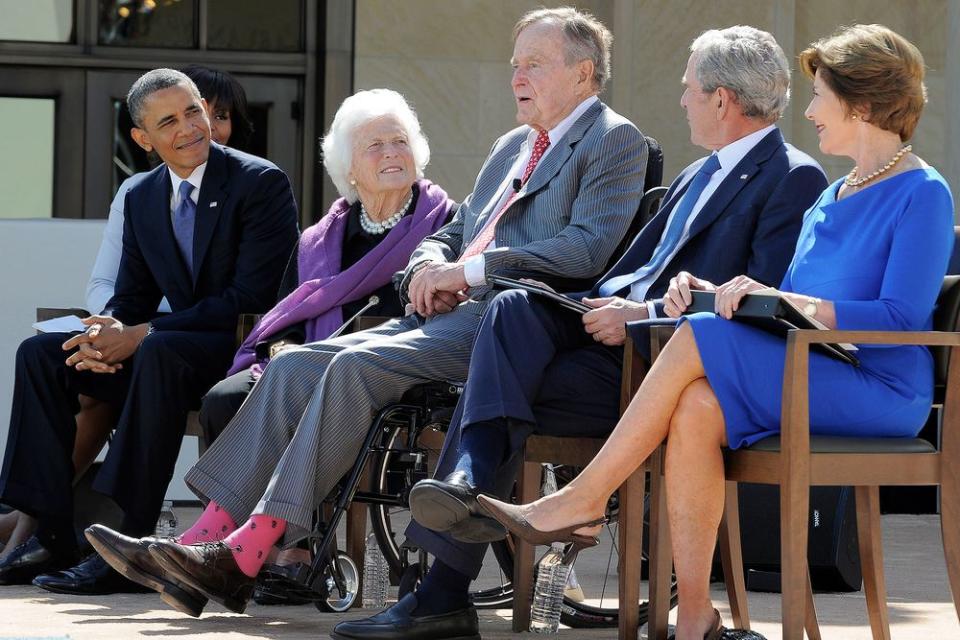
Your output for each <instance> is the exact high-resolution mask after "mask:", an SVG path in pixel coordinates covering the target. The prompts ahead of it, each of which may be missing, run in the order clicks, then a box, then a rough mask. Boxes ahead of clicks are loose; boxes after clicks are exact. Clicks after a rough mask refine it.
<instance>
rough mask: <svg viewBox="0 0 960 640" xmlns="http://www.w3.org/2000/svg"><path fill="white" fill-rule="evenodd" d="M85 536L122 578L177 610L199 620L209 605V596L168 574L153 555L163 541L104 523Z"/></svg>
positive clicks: (93, 527)
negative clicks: (135, 535)
mask: <svg viewBox="0 0 960 640" xmlns="http://www.w3.org/2000/svg"><path fill="white" fill-rule="evenodd" d="M84 535H86V537H87V540H89V541H90V544H91V545H93V548H94V549H96V550H97V553H99V554H100V556H101V557H102V558H103V559H104V560H106V561H107V564H109V565H110V566H111V567H113V568H114V569H116V570H117V571H118V572H119V573H120V574H121V575H123V576H124V577H126V578H129V579H130V580H133V581H134V582H136V583H138V584H142V585H143V586H145V587H149V588H150V589H153V590H154V591H156V592H157V593H159V594H160V598H161V599H162V600H163V601H164V602H166V603H167V604H168V605H170V606H171V607H173V608H174V609H176V610H177V611H179V612H181V613H185V614H187V615H188V616H193V617H194V618H196V617H199V615H200V613H201V612H202V611H203V607H204V606H206V604H207V598H206V596H204V595H203V594H202V593H200V592H199V591H197V590H196V589H193V588H192V587H190V586H188V585H186V584H184V583H183V582H181V581H180V580H177V579H176V578H174V577H173V576H171V575H170V574H168V573H167V572H166V571H165V570H164V569H163V567H161V566H160V565H159V564H158V563H157V561H156V560H154V559H153V556H151V555H150V551H149V547H150V545H151V544H153V543H154V542H159V541H160V538H155V537H152V536H151V537H147V538H140V539H137V538H130V537H128V536H125V535H123V534H120V533H117V532H116V531H113V530H112V529H110V528H108V527H105V526H103V525H101V524H95V525H93V526H92V527H87V529H86V531H84Z"/></svg>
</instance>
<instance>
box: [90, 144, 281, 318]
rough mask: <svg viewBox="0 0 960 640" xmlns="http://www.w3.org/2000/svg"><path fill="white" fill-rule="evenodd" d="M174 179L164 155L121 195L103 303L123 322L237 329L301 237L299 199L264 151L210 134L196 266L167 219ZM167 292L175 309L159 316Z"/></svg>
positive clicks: (269, 296)
mask: <svg viewBox="0 0 960 640" xmlns="http://www.w3.org/2000/svg"><path fill="white" fill-rule="evenodd" d="M170 196H171V182H170V176H169V174H168V172H167V167H166V165H160V166H159V167H157V168H156V169H154V170H153V171H151V172H150V173H149V174H148V175H147V176H145V177H144V179H143V180H141V181H140V182H139V183H137V184H136V185H135V186H134V187H133V188H132V189H130V191H129V192H128V193H127V195H126V200H125V202H124V222H123V253H122V256H121V259H120V271H119V273H118V275H117V284H116V290H115V293H114V296H113V298H111V299H110V301H109V302H108V303H107V308H106V313H108V314H110V315H112V316H114V317H115V318H117V319H119V320H120V321H121V322H123V323H125V324H139V323H142V322H146V321H148V320H152V322H153V326H154V328H156V329H157V330H158V331H163V330H168V331H169V330H181V331H182V330H187V331H231V332H232V331H234V329H235V327H236V323H237V316H238V315H239V314H240V313H262V312H265V311H266V310H267V309H269V308H270V307H271V306H272V305H273V303H274V297H275V296H276V293H277V289H278V287H279V284H280V278H281V276H282V274H283V269H284V266H285V265H286V261H287V257H288V256H289V255H290V251H291V249H292V248H293V245H294V244H295V243H296V241H297V235H298V218H297V205H296V202H295V201H294V198H293V191H292V190H291V188H290V181H289V180H288V179H287V176H286V174H285V173H284V172H283V171H281V170H280V169H279V168H278V167H277V166H276V165H274V164H273V163H271V162H268V161H267V160H264V159H262V158H258V157H256V156H251V155H248V154H246V153H242V152H240V151H237V150H235V149H231V148H229V147H221V146H219V145H217V144H214V143H211V145H210V157H209V159H208V160H207V167H206V170H205V172H204V174H203V181H202V182H201V185H200V195H199V199H198V202H197V218H196V226H195V228H194V238H193V258H194V259H193V262H194V265H195V271H194V273H193V274H191V273H190V272H189V271H188V269H187V266H186V263H185V262H184V261H183V259H182V257H181V256H180V251H179V249H178V247H177V243H176V240H175V238H174V235H173V226H172V224H171V221H170ZM164 296H166V298H167V300H168V301H169V302H170V307H171V310H172V312H171V313H169V314H166V315H161V316H157V313H156V308H157V304H159V302H160V300H161V298H163V297H164Z"/></svg>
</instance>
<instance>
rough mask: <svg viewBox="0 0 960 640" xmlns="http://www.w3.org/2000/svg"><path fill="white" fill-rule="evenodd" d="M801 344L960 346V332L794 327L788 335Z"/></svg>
mask: <svg viewBox="0 0 960 640" xmlns="http://www.w3.org/2000/svg"><path fill="white" fill-rule="evenodd" d="M791 341H793V342H794V343H796V344H797V345H799V344H808V345H809V344H822V343H850V344H893V345H926V346H931V347H933V346H944V347H957V346H960V332H954V331H845V330H841V329H826V330H821V329H794V330H792V331H790V332H789V334H788V336H787V348H788V349H789V348H790V344H791Z"/></svg>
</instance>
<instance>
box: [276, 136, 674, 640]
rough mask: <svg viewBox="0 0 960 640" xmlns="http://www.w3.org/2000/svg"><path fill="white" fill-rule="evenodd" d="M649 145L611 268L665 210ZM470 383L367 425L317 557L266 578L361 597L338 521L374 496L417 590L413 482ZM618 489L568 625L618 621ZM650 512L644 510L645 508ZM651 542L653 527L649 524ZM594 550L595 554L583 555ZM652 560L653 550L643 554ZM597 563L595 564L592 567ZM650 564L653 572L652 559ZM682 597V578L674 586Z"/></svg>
mask: <svg viewBox="0 0 960 640" xmlns="http://www.w3.org/2000/svg"><path fill="white" fill-rule="evenodd" d="M646 140H647V145H648V149H649V158H648V163H647V175H646V178H645V180H646V184H647V185H648V186H652V188H650V189H648V190H647V192H646V193H645V194H644V197H643V199H642V201H641V203H640V207H639V209H638V212H637V215H636V216H635V218H634V220H633V223H632V225H631V227H630V229H629V230H628V232H627V233H626V234H625V236H624V238H623V240H622V241H621V243H620V245H619V246H618V248H617V250H616V251H615V252H614V256H613V257H612V258H611V261H610V264H609V265H608V269H609V267H610V266H612V265H613V263H614V262H615V261H616V259H617V258H619V256H621V255H622V254H623V253H624V252H625V251H626V249H627V248H628V246H629V244H630V242H632V240H633V238H634V237H635V236H636V235H637V234H638V233H639V231H640V229H641V228H642V227H643V225H645V224H646V223H647V222H649V221H650V219H651V218H652V217H653V215H654V214H655V213H656V211H657V207H658V205H659V202H660V200H661V199H662V198H663V196H664V195H665V193H666V191H667V189H666V187H660V186H655V185H660V183H661V180H662V177H663V152H662V150H661V148H660V145H659V143H657V141H656V140H655V139H653V138H651V137H649V136H646ZM462 392H463V384H462V383H460V382H429V383H425V384H422V385H419V386H417V387H414V388H412V389H410V390H409V391H407V392H406V393H405V394H404V396H403V397H402V398H401V399H400V401H398V402H396V403H394V404H391V405H388V406H386V407H384V408H383V409H381V410H380V411H379V412H378V413H377V415H376V417H375V419H374V421H373V424H372V425H371V427H370V430H369V431H368V432H367V435H366V438H365V441H364V443H363V446H362V447H361V449H360V453H359V454H358V456H357V459H356V461H355V463H354V465H353V467H352V468H351V470H350V472H349V473H348V474H347V475H346V476H345V478H344V479H343V480H342V481H341V483H340V485H339V487H338V489H337V490H335V491H334V492H333V494H331V496H329V497H328V499H327V501H326V504H325V507H326V509H325V511H324V515H325V516H326V517H324V518H322V519H318V522H320V524H319V525H318V527H317V528H316V530H315V531H314V533H313V535H312V536H311V537H310V543H311V548H312V550H313V558H314V559H313V561H312V563H311V564H309V565H307V564H297V565H293V566H277V565H273V566H272V567H270V568H269V569H267V570H265V572H264V573H262V574H261V579H262V580H264V581H265V582H266V583H267V584H270V583H278V584H282V585H283V588H284V590H285V591H286V592H287V593H289V594H291V596H293V597H294V598H297V599H301V600H303V601H309V602H313V603H314V604H315V606H316V607H317V608H318V609H320V610H321V611H329V612H343V611H346V610H348V609H349V608H350V607H351V606H353V604H354V602H355V601H356V598H357V597H358V595H359V592H358V591H359V590H358V585H359V582H360V580H359V577H360V569H359V568H358V567H357V566H356V564H355V563H354V562H353V560H352V559H351V558H350V557H349V556H348V555H347V554H346V553H344V552H342V551H339V550H338V549H337V547H336V530H337V526H338V525H339V523H340V521H341V520H342V519H343V516H344V514H345V513H346V510H347V507H349V506H350V504H351V503H352V502H357V503H365V504H368V505H369V510H370V518H371V527H372V530H373V533H374V535H375V537H376V540H377V543H378V545H379V547H380V549H381V551H382V552H383V555H384V557H385V558H386V561H387V565H388V566H389V568H390V572H391V576H392V577H393V578H394V579H395V581H396V583H397V585H398V587H399V595H400V597H403V596H404V595H405V594H407V593H409V592H411V591H413V589H414V588H415V587H416V585H417V583H418V582H419V580H420V578H421V577H422V576H423V575H424V574H425V573H426V570H427V568H428V565H429V558H428V557H427V554H426V552H424V551H423V550H422V549H418V548H416V547H415V546H412V545H411V544H410V543H408V542H406V541H405V540H403V539H402V532H403V530H404V529H405V527H406V525H407V523H408V522H409V521H410V508H409V503H408V496H409V493H410V489H411V488H412V487H413V485H414V484H416V483H417V482H419V481H420V480H423V479H425V478H429V477H432V476H433V472H434V469H435V467H436V463H437V460H438V459H439V457H440V451H441V449H442V446H443V438H444V436H445V433H446V431H447V428H448V427H449V424H450V419H451V417H452V415H453V411H454V408H455V406H456V404H457V401H458V400H459V398H460V395H461V394H462ZM368 465H369V469H370V473H369V476H370V478H371V482H370V485H371V486H370V488H369V490H366V491H361V490H360V483H361V480H362V478H363V472H364V469H365V468H367V467H368ZM578 472H579V469H576V468H570V467H560V466H550V468H549V469H547V473H548V475H552V476H553V479H555V480H556V483H557V485H559V486H561V487H562V486H563V485H564V484H566V482H569V481H570V480H571V479H572V478H573V477H575V476H576V474H577V473H578ZM617 511H618V505H617V498H616V494H614V496H613V497H612V498H611V500H610V503H609V505H608V508H607V515H608V518H609V521H608V523H607V524H606V525H605V531H604V534H603V535H602V536H601V543H600V545H598V547H595V548H592V549H589V550H586V551H584V552H581V553H580V555H579V558H578V560H580V563H579V564H580V566H581V569H580V570H579V571H578V570H577V565H576V564H575V565H574V568H573V571H572V572H571V575H572V576H573V577H572V579H571V580H569V581H568V584H567V589H566V590H565V595H564V601H563V606H562V609H561V621H562V622H563V623H564V624H566V625H567V626H570V627H577V628H600V627H615V626H617V624H618V617H619V616H618V598H617V596H618V586H617V583H616V577H615V574H616V568H617V566H618V560H619V549H618V548H617V540H618V535H617V534H618V529H617V527H618V523H617ZM645 512H646V509H645ZM643 537H644V543H645V544H647V541H648V540H649V535H648V532H647V523H646V518H645V523H644V536H643ZM598 557H602V558H603V561H602V562H601V563H600V564H601V565H603V567H602V569H601V570H600V571H599V572H597V571H596V570H594V569H593V567H595V566H596V558H598ZM583 558H589V561H583V560H582V559H583ZM643 558H644V562H646V560H647V555H646V552H644V555H643ZM590 565H592V566H590ZM642 573H643V574H644V575H645V574H646V566H645V565H644V567H643V569H642ZM512 576H513V544H512V541H511V539H510V536H507V538H506V539H505V540H502V541H499V542H494V543H492V544H491V545H490V550H489V551H488V553H487V556H486V558H485V559H484V567H483V570H482V571H481V575H480V578H479V579H478V580H476V581H474V586H475V587H476V590H475V591H473V592H472V593H471V599H472V601H473V604H474V605H475V606H477V607H478V608H503V607H507V606H509V604H510V602H511V601H512V598H513V588H512V585H511V582H510V580H511V578H512ZM671 596H672V601H673V603H674V604H675V603H676V585H675V584H674V585H673V586H672V590H671ZM638 606H639V607H640V623H641V624H643V623H644V622H646V620H647V617H648V612H647V603H646V602H639V603H638Z"/></svg>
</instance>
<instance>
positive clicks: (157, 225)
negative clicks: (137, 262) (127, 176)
mask: <svg viewBox="0 0 960 640" xmlns="http://www.w3.org/2000/svg"><path fill="white" fill-rule="evenodd" d="M150 180H151V181H152V182H153V184H151V185H150V196H149V197H148V198H146V199H145V207H144V208H145V210H144V211H142V212H137V214H139V215H138V217H141V218H142V220H143V227H144V229H146V232H147V233H146V236H145V238H143V239H142V241H141V247H140V252H141V253H142V254H144V255H146V254H148V253H153V252H152V251H151V250H150V249H151V247H153V246H155V247H156V248H157V253H158V254H159V258H160V260H161V261H162V262H163V264H165V265H166V266H167V267H168V268H172V269H173V270H174V271H175V276H176V280H177V285H178V286H179V287H180V288H182V289H183V291H184V293H185V294H187V295H189V294H190V293H191V292H192V291H193V284H192V283H191V282H190V274H189V273H187V265H186V264H185V263H184V262H183V258H182V257H181V256H180V248H179V247H178V246H177V240H176V238H175V237H174V236H173V223H172V221H171V220H170V195H171V188H172V187H171V182H170V172H169V171H168V170H167V167H166V165H162V166H161V167H160V168H159V171H157V172H156V174H155V175H154V176H153V177H151V178H150Z"/></svg>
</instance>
